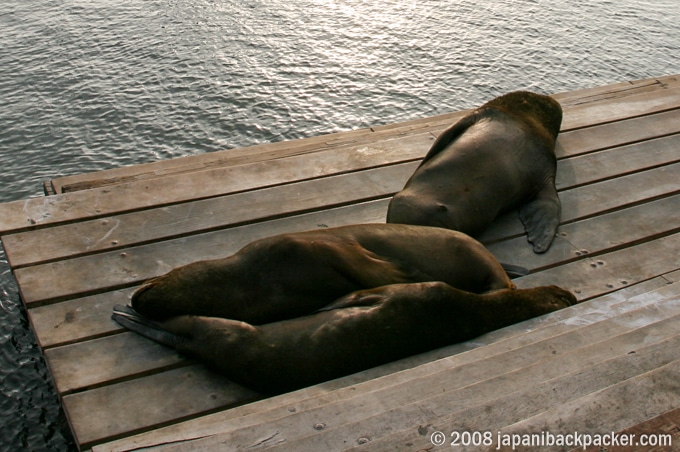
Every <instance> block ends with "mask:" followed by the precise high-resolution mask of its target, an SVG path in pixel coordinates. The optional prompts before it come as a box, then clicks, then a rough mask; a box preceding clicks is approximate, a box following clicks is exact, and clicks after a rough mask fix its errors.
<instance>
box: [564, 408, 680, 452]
mask: <svg viewBox="0 0 680 452" xmlns="http://www.w3.org/2000/svg"><path fill="white" fill-rule="evenodd" d="M638 419H639V418H638ZM638 419H629V420H628V422H637V420H638ZM617 434H618V435H619V437H621V436H623V435H626V436H628V435H633V436H632V438H634V440H633V441H632V442H631V443H630V444H629V445H627V446H620V445H619V446H618V447H617V446H613V447H609V448H608V449H609V450H612V452H614V451H615V452H637V451H638V450H640V447H642V446H643V444H641V441H642V440H643V438H642V437H643V436H645V438H644V439H645V440H646V441H645V443H646V444H645V445H646V446H647V447H646V449H647V450H646V452H672V451H673V447H674V446H673V444H675V445H676V446H675V447H676V448H677V445H678V444H680V408H675V409H672V410H670V411H666V412H665V413H662V414H659V415H657V416H655V417H653V418H651V419H648V420H645V421H643V422H640V423H639V424H636V425H634V426H632V427H628V428H626V429H625V430H620V431H618V432H617ZM619 444H620V441H619ZM652 444H654V445H652ZM601 448H602V446H594V445H591V446H588V447H579V448H574V449H572V452H576V451H577V450H580V451H583V452H600V450H601Z"/></svg>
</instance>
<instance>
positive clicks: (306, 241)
mask: <svg viewBox="0 0 680 452" xmlns="http://www.w3.org/2000/svg"><path fill="white" fill-rule="evenodd" d="M424 281H443V282H446V283H448V284H450V285H452V286H454V287H457V288H459V289H462V290H466V291H469V292H475V293H483V292H488V291H490V290H496V289H504V288H512V287H514V286H513V284H512V282H511V281H510V280H509V278H508V276H507V274H506V273H505V271H504V270H503V268H502V267H501V266H500V264H499V263H498V261H497V260H496V259H495V258H494V256H493V255H492V254H491V253H490V252H489V251H488V250H487V249H486V248H484V246H482V245H481V244H480V243H479V242H477V241H476V240H474V239H473V238H471V237H469V236H467V235H465V234H462V233H460V232H456V231H451V230H447V229H442V228H433V227H423V226H409V225H396V224H365V225H355V226H344V227H338V228H329V229H320V230H314V231H307V232H297V233H290V234H282V235H277V236H274V237H270V238H265V239H261V240H257V241H255V242H252V243H250V244H249V245H246V246H245V247H244V248H242V249H241V250H240V251H238V252H237V253H236V254H234V255H232V256H230V257H227V258H224V259H218V260H210V261H201V262H195V263H192V264H189V265H186V266H183V267H180V268H177V269H175V270H172V271H170V272H169V273H167V274H165V275H163V276H160V277H158V278H155V279H152V280H150V281H149V282H148V283H146V284H145V285H143V286H142V287H141V288H140V289H138V290H137V291H136V292H135V293H134V294H133V296H132V306H133V307H134V309H135V310H136V311H137V312H139V313H140V314H142V315H144V316H146V317H149V318H153V319H162V318H167V317H172V316H177V315H182V314H193V315H203V316H210V317H222V318H228V319H233V320H242V321H245V322H249V323H253V324H260V323H268V322H273V321H277V320H282V319H286V318H292V317H298V316H300V315H305V314H309V313H311V312H314V311H315V310H317V309H319V308H321V307H323V306H325V305H327V304H328V303H331V302H332V301H333V300H336V299H338V298H340V297H341V296H344V295H346V294H348V293H350V292H353V291H356V290H360V289H370V288H373V287H379V286H384V285H387V284H396V283H411V282H424Z"/></svg>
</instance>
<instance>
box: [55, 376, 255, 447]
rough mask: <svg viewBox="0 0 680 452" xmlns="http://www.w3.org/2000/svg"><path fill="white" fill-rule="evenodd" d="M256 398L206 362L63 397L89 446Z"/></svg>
mask: <svg viewBox="0 0 680 452" xmlns="http://www.w3.org/2000/svg"><path fill="white" fill-rule="evenodd" d="M257 397H259V396H258V395H257V394H255V393H253V392H251V391H248V390H247V389H245V388H243V387H240V386H238V385H236V384H234V383H232V382H230V381H229V380H227V379H225V378H223V377H221V376H219V375H217V374H215V373H213V372H210V371H208V370H206V369H205V368H204V367H203V366H201V365H193V366H187V367H181V368H179V369H174V370H170V371H168V372H163V373H160V374H155V375H150V376H148V377H144V378H140V379H137V380H132V381H126V382H122V383H118V384H113V385H109V386H104V387H101V388H97V389H93V390H91V391H86V392H81V393H75V394H70V395H66V396H64V397H63V399H62V400H63V404H64V409H65V412H66V415H67V417H68V419H69V421H70V424H71V427H72V430H73V433H74V436H75V438H76V441H77V442H78V444H80V445H81V448H83V449H85V448H88V447H90V446H91V445H92V444H93V443H96V442H102V441H104V440H106V439H107V438H111V439H114V438H115V437H116V436H119V435H122V434H130V433H132V432H135V431H137V432H139V431H143V430H146V429H149V428H152V427H154V426H155V425H162V424H163V423H165V422H170V421H175V420H177V419H182V418H186V417H188V416H196V415H197V414H200V413H202V412H206V411H208V412H209V411H210V410H212V409H215V408H218V407H223V406H228V405H237V404H241V403H244V402H247V401H249V400H252V399H254V398H257Z"/></svg>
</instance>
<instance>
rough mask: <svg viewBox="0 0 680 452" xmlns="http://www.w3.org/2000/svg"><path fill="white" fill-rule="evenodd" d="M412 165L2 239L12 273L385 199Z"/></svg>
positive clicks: (343, 175)
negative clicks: (70, 258)
mask: <svg viewBox="0 0 680 452" xmlns="http://www.w3.org/2000/svg"><path fill="white" fill-rule="evenodd" d="M416 167H417V163H416V162H413V163H405V164H400V165H392V166H388V167H385V168H378V169H369V170H366V171H359V172H353V173H349V174H342V175H338V176H331V177H328V178H323V179H314V180H310V181H303V182H298V183H293V184H288V185H283V186H278V187H272V188H265V189H262V190H254V191H248V192H244V193H237V194H233V195H227V196H222V197H219V198H210V199H205V200H200V201H194V202H191V203H183V204H175V205H171V206H166V207H162V208H159V209H150V210H144V211H139V212H133V213H128V214H122V215H117V216H113V217H107V218H104V219H99V220H90V221H82V222H78V223H74V224H66V225H58V226H54V227H51V228H45V229H38V230H35V231H29V232H21V233H17V234H9V235H5V236H3V244H4V245H5V247H6V249H7V257H8V259H9V261H10V263H11V264H12V266H13V268H18V267H22V266H26V265H30V264H36V263H40V262H44V261H49V260H54V259H59V258H64V257H68V256H77V255H78V254H89V253H94V252H97V251H102V250H107V249H115V248H120V247H125V246H130V245H135V244H137V243H145V242H152V241H157V240H159V239H167V238H172V237H177V236H183V235H187V234H191V233H196V232H200V231H205V230H210V229H216V228H220V227H225V226H230V225H234V224H243V223H246V222H254V221H259V220H263V219H267V218H275V217H279V216H285V215H291V214H295V213H298V212H304V211H306V210H312V209H317V210H320V209H328V208H331V207H333V206H337V205H342V204H347V203H358V202H363V201H365V200H370V199H375V198H379V197H387V196H390V195H391V194H393V193H395V192H396V191H398V190H400V189H401V187H402V186H403V184H404V181H405V180H406V179H408V177H409V176H410V175H411V174H412V173H413V171H414V170H415V168H416Z"/></svg>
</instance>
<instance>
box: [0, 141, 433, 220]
mask: <svg viewBox="0 0 680 452" xmlns="http://www.w3.org/2000/svg"><path fill="white" fill-rule="evenodd" d="M433 138H434V137H432V136H431V135H430V134H422V135H418V136H413V137H408V138H406V139H398V140H388V141H385V142H381V143H374V144H372V145H371V146H365V147H362V148H359V149H356V148H347V149H344V152H342V151H340V150H335V151H333V152H325V153H320V154H318V155H315V156H314V161H313V162H312V161H310V157H309V156H298V157H289V158H285V159H279V160H273V161H267V162H258V163H254V164H252V165H241V166H237V167H227V168H218V169H214V170H208V171H203V172H199V173H192V174H180V175H176V176H168V177H165V178H164V179H163V183H162V184H157V183H156V184H150V183H149V182H147V181H142V182H130V183H125V184H120V185H117V186H115V187H108V188H101V189H92V190H86V191H81V192H73V193H66V194H63V195H58V196H51V197H44V198H32V199H28V200H24V201H16V202H11V203H6V204H1V205H0V230H1V231H4V233H7V232H11V231H16V230H21V229H26V228H27V227H29V228H31V227H34V226H35V225H46V224H53V223H56V222H62V221H68V220H73V219H79V220H82V219H84V218H91V217H101V216H103V215H104V214H113V213H119V212H125V211H131V210H138V209H143V208H150V207H162V206H165V205H168V204H174V203H179V202H183V201H188V200H196V199H202V198H207V197H214V196H219V195H222V194H227V193H234V192H239V191H246V190H253V189H258V188H264V187H268V186H273V185H279V184H285V183H288V182H291V181H297V180H304V179H312V178H315V177H321V176H325V175H329V174H335V173H342V172H346V171H354V170H356V169H357V168H370V167H375V166H381V165H384V164H389V163H391V162H393V161H394V160H395V159H396V160H400V158H399V157H398V154H400V153H404V154H406V155H408V156H411V155H413V153H414V152H419V153H421V152H426V150H427V149H428V148H429V144H430V141H431V139H433ZM410 158H411V157H408V159H410Z"/></svg>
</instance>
